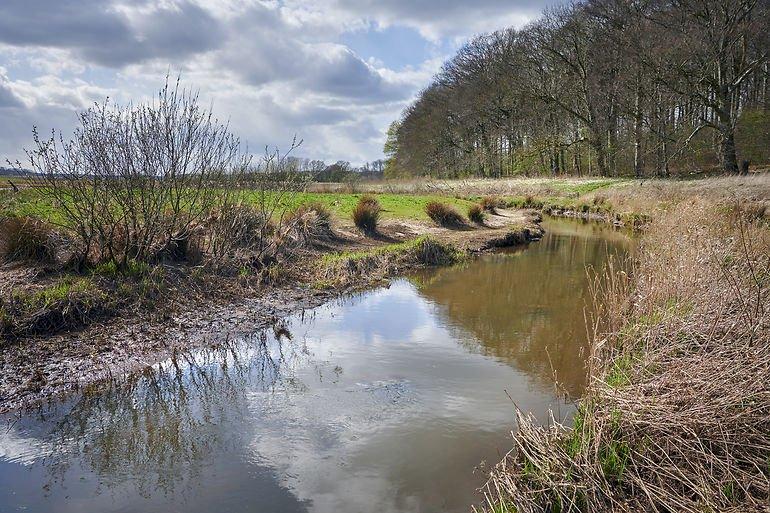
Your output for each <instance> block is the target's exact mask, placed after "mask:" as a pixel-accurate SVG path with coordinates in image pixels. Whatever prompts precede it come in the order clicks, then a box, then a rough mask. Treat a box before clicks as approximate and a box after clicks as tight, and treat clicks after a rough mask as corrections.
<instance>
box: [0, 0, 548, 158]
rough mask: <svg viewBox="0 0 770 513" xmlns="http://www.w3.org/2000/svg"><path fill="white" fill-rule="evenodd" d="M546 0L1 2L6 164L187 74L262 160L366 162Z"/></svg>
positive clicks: (2, 154)
mask: <svg viewBox="0 0 770 513" xmlns="http://www.w3.org/2000/svg"><path fill="white" fill-rule="evenodd" d="M548 3H551V2H548V0H518V1H517V0H473V1H468V0H391V1H388V0H313V1H301V0H272V1H271V0H264V1H260V0H0V162H1V163H4V162H5V159H6V158H8V159H11V160H15V159H17V158H18V159H22V158H23V148H24V147H25V146H29V144H30V142H31V130H32V127H33V126H35V125H36V126H37V127H38V128H39V130H40V131H41V132H44V133H48V132H49V131H50V130H51V129H54V128H55V129H57V130H62V131H64V132H65V134H66V133H68V132H69V131H70V130H71V129H72V127H73V126H74V124H75V122H76V117H75V112H77V111H79V110H82V109H83V108H86V107H88V106H90V105H91V104H92V103H93V102H95V101H102V100H104V98H105V97H110V98H111V99H114V100H115V101H117V102H119V103H125V102H128V101H134V102H136V101H141V100H146V99H148V98H149V97H150V96H151V95H152V94H153V92H154V91H157V89H158V88H159V87H160V86H161V85H162V83H163V80H164V77H165V75H166V73H167V72H168V71H170V72H171V74H172V75H174V76H175V75H177V74H181V77H182V81H183V83H184V85H186V86H188V87H191V88H194V89H197V90H199V91H200V93H201V97H202V98H203V99H204V101H205V102H206V104H209V103H211V104H212V105H213V108H214V111H215V113H216V115H217V116H218V117H220V118H221V119H229V120H230V123H231V126H232V128H233V130H234V132H235V133H236V134H238V135H239V136H240V137H241V138H242V139H243V140H244V141H246V142H247V143H248V145H249V147H250V148H251V149H252V150H254V149H256V148H262V147H264V146H265V145H270V146H279V147H286V146H288V144H289V143H290V141H291V138H292V136H293V135H294V134H296V135H297V136H298V137H300V138H302V139H303V140H304V143H303V145H302V148H301V150H300V152H299V154H301V155H302V156H307V157H311V158H320V159H324V160H327V161H334V160H338V159H344V160H350V161H352V162H354V163H357V164H358V163H361V162H363V161H366V160H373V159H377V158H380V157H381V156H382V143H383V142H384V138H385V130H386V129H387V126H388V124H389V123H390V122H391V121H392V120H393V119H395V118H396V117H397V116H398V115H399V113H400V112H401V110H402V109H403V108H404V106H405V105H407V104H408V102H409V101H410V100H411V99H413V98H414V95H415V94H416V93H417V92H418V91H419V90H420V89H421V88H422V87H425V86H426V85H427V84H428V82H429V81H430V78H431V76H432V75H433V74H434V73H435V72H436V71H437V70H438V69H439V67H440V66H441V63H442V62H443V61H444V60H445V59H446V58H448V57H450V56H451V55H452V54H453V53H454V51H455V50H456V49H457V48H458V46H459V45H461V44H462V42H463V41H465V40H467V38H469V37H470V36H472V35H473V34H476V33H480V32H487V31H491V30H495V29H498V28H502V27H506V26H509V25H517V26H520V25H523V24H524V23H526V22H527V21H529V20H531V19H533V18H535V17H536V16H537V15H538V14H539V12H540V11H541V10H542V9H543V7H544V5H545V4H548Z"/></svg>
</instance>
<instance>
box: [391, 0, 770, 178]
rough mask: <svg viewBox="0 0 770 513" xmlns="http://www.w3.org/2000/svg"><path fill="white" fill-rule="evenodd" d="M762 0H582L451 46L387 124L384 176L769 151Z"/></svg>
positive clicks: (492, 173)
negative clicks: (428, 79)
mask: <svg viewBox="0 0 770 513" xmlns="http://www.w3.org/2000/svg"><path fill="white" fill-rule="evenodd" d="M768 27H770V18H768V2H767V1H765V0H741V1H730V2H725V1H721V0H641V1H640V0H587V1H585V2H577V3H572V4H570V5H567V6H560V7H557V8H552V9H550V10H548V11H546V12H545V13H544V15H543V16H542V17H540V18H538V19H537V20H536V21H534V22H532V23H531V24H529V25H527V26H525V27H523V28H522V29H520V30H517V29H515V28H508V29H506V30H501V31H497V32H494V33H491V34H485V35H480V36H477V37H475V38H473V39H472V40H470V41H469V42H468V43H467V44H465V45H464V46H463V47H462V48H461V49H460V50H459V52H458V53H457V55H456V56H454V57H453V58H452V59H450V60H449V61H448V62H446V63H445V64H444V66H443V67H442V69H441V71H440V72H439V73H438V74H437V75H436V76H435V77H434V79H433V81H432V83H431V84H430V85H429V86H428V87H426V88H425V89H424V90H422V91H421V92H420V94H419V95H418V97H417V99H416V100H415V101H414V103H413V104H411V105H410V106H409V107H408V108H407V109H406V110H405V111H404V112H403V114H402V116H401V118H400V119H399V120H396V121H394V122H393V123H392V125H391V126H390V128H389V130H388V137H387V141H386V144H385V154H386V156H387V157H388V159H387V163H386V169H385V172H386V175H387V176H388V177H391V178H393V177H407V176H431V177H441V178H457V177H466V176H475V177H503V176H513V175H518V174H523V175H527V176H530V175H546V176H555V175H574V176H583V175H600V176H637V177H643V176H644V177H651V176H657V177H666V176H670V175H679V174H690V173H695V172H698V173H702V172H709V171H711V172H720V171H721V172H724V173H728V174H735V173H741V172H747V171H748V170H749V169H750V168H753V167H756V166H761V165H762V164H766V163H767V162H768V161H770V150H769V149H768V148H769V146H768V143H770V112H769V111H768V107H769V105H768V102H769V101H770V98H769V97H768V94H769V86H768V75H769V71H770V70H769V69H768V59H767V57H768V50H769V49H770V35H769V34H770V31H768Z"/></svg>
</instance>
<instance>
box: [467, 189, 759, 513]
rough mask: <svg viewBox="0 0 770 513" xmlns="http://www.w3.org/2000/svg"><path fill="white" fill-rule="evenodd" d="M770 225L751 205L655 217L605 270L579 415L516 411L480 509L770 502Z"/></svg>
mask: <svg viewBox="0 0 770 513" xmlns="http://www.w3.org/2000/svg"><path fill="white" fill-rule="evenodd" d="M768 285H770V230H769V229H768V225H767V218H765V217H764V216H757V215H756V209H753V208H752V207H751V206H750V205H747V204H745V203H743V204H738V203H733V204H730V203H729V202H725V201H721V202H711V201H706V200H695V201H688V202H686V203H682V204H680V205H678V206H677V207H675V208H673V209H672V210H671V211H670V212H669V215H667V216H665V217H661V218H658V219H657V220H655V221H653V223H652V224H651V225H650V227H649V228H648V230H647V231H646V233H645V235H644V236H643V238H642V241H641V248H640V251H639V253H638V256H637V258H636V260H635V261H634V262H633V264H632V265H631V266H630V267H628V268H626V270H625V271H623V270H618V269H615V270H614V272H613V270H612V269H611V270H610V272H609V274H608V276H606V277H601V278H597V280H596V286H595V291H594V292H595V293H594V297H595V302H596V303H597V305H596V307H597V312H598V313H597V316H596V319H595V320H594V322H593V328H594V335H593V337H592V338H593V340H592V351H591V355H590V358H589V365H588V373H589V385H588V388H587V391H586V394H585V396H584V398H583V399H582V400H581V401H580V403H579V405H578V409H577V412H576V413H575V415H574V419H573V423H572V426H571V427H568V426H566V425H565V424H563V423H561V422H558V421H556V420H554V419H553V418H552V419H551V422H549V424H548V425H545V426H543V425H539V424H538V423H537V421H536V420H535V419H534V418H533V417H531V416H529V415H527V414H525V413H523V412H520V411H519V412H517V417H518V424H519V425H518V431H517V432H516V433H515V434H514V438H513V440H514V447H513V449H512V450H511V451H510V453H509V454H507V455H506V456H505V458H504V459H503V460H502V462H500V463H499V464H498V465H497V466H496V467H495V468H494V469H493V471H492V472H491V476H490V479H489V481H488V483H487V485H486V487H485V489H484V494H485V498H486V504H485V505H484V506H483V508H482V509H484V510H486V511H494V512H507V511H516V512H540V511H633V512H636V511H684V512H693V513H694V512H704V511H736V512H737V511H758V510H760V511H761V510H768V505H770V335H769V332H768V320H769V319H768V292H767V288H768Z"/></svg>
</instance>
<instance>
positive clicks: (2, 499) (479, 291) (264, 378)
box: [0, 219, 632, 513]
mask: <svg viewBox="0 0 770 513" xmlns="http://www.w3.org/2000/svg"><path fill="white" fill-rule="evenodd" d="M544 227H545V229H546V235H545V237H543V239H542V240H541V241H539V242H536V243H533V244H530V245H528V246H527V247H521V248H516V249H512V250H507V251H501V252H497V253H493V254H487V255H483V256H481V257H479V258H478V259H474V260H473V261H472V262H470V263H467V264H464V265H461V266H455V267H450V268H441V269H435V270H431V271H426V272H421V273H418V274H414V275H411V276H406V277H403V278H399V279H396V280H393V281H392V282H391V284H390V285H389V286H388V287H382V288H378V289H374V290H371V291H368V292H365V293H361V294H357V295H354V296H349V297H345V298H342V299H339V300H336V301H334V302H332V303H329V304H326V305H323V306H321V307H318V308H315V309H313V310H311V311H307V312H305V313H302V314H297V315H295V316H292V317H289V318H288V319H286V321H285V323H283V324H282V325H280V326H278V327H276V328H275V329H273V330H270V331H268V332H258V333H253V334H251V335H249V336H246V337H239V338H236V339H233V340H229V341H228V342H227V343H223V344H221V345H220V346H218V347H216V348H208V349H202V350H197V351H193V352H190V353H179V354H177V355H176V356H175V357H174V358H171V359H169V360H167V361H164V362H162V363H160V364H158V365H155V366H154V367H152V368H151V369H148V370H146V371H145V372H143V373H140V374H135V375H133V376H131V377H129V378H127V379H120V380H115V381H114V382H111V383H110V384H109V385H99V386H95V387H92V388H90V389H88V390H86V391H84V392H83V393H78V394H75V395H72V396H70V397H69V398H68V399H66V400H64V401H61V402H55V403H53V404H50V405H47V406H44V407H41V408H40V409H38V410H36V411H33V412H28V413H26V414H24V415H21V416H19V415H10V416H5V417H3V418H2V426H1V427H0V511H2V512H5V511H36V512H37V511H40V512H47V511H51V512H54V511H55V512H69V511H72V512H75V511H77V512H128V511H185V512H198V511H200V512H209V511H217V512H219V513H224V512H230V511H233V512H236V511H255V512H258V511H259V512H261V511H264V512H276V513H282V512H293V511H303V512H304V511H308V512H310V511H312V512H318V513H332V512H351V513H353V512H378V513H388V512H415V511H419V512H455V511H468V510H469V509H470V506H471V504H474V503H478V502H479V495H478V492H477V489H478V487H479V486H480V485H482V484H483V482H484V473H485V470H484V467H483V464H482V462H486V463H487V464H494V463H495V462H496V461H498V460H499V459H500V458H501V457H502V455H503V454H504V453H505V452H507V450H508V449H509V448H510V431H511V430H512V429H515V414H514V404H515V405H516V406H518V407H519V408H520V409H522V410H523V411H527V412H532V414H534V415H535V416H536V417H538V418H539V419H541V420H543V421H545V420H547V418H548V415H549V411H552V412H553V415H554V416H555V417H556V418H560V419H565V420H567V421H568V419H569V416H570V414H571V412H572V411H573V409H574V400H575V399H576V398H578V397H580V394H581V391H582V389H583V386H584V384H585V369H584V362H585V357H586V349H587V348H586V344H587V331H586V326H585V316H586V315H590V301H589V280H590V279H591V278H590V272H588V271H587V270H586V267H587V266H588V267H589V268H592V269H594V270H598V271H601V269H603V267H604V266H605V265H606V262H607V260H608V259H609V258H615V257H623V256H624V255H625V254H626V253H627V252H628V251H629V250H630V248H631V245H632V242H631V241H630V239H629V238H628V237H627V236H626V235H625V234H624V233H622V232H619V231H616V230H614V229H613V228H611V227H610V226H608V225H599V224H590V223H585V222H582V221H574V220H554V219H549V220H546V221H545V222H544ZM557 382H558V384H557Z"/></svg>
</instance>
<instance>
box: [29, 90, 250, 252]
mask: <svg viewBox="0 0 770 513" xmlns="http://www.w3.org/2000/svg"><path fill="white" fill-rule="evenodd" d="M79 120H80V126H79V127H78V128H77V129H76V130H75V133H74V137H73V139H72V140H70V141H69V142H65V141H64V139H63V137H62V136H61V135H59V136H58V138H57V137H56V136H55V135H54V136H52V137H51V138H50V139H48V140H42V139H41V138H40V137H39V136H38V134H37V131H36V130H35V132H34V141H35V147H34V149H32V150H29V151H28V152H27V154H28V157H29V159H30V162H31V165H32V168H33V169H34V170H35V171H36V172H37V173H38V175H37V178H36V181H37V182H38V183H37V184H36V185H37V186H38V188H39V191H40V192H41V193H42V194H43V195H44V196H45V197H47V198H49V199H51V200H53V202H54V204H55V205H56V208H57V210H58V212H59V213H60V214H61V216H62V218H63V220H64V221H63V223H61V224H62V225H63V228H65V229H66V230H68V231H70V232H71V233H72V234H73V235H74V236H75V239H76V241H77V245H78V248H77V250H78V256H79V258H80V260H81V261H82V262H84V263H85V262H100V261H107V260H109V261H115V262H116V263H117V264H118V265H119V266H122V267H124V266H125V265H126V264H127V262H128V261H129V260H150V259H151V258H152V257H153V256H154V255H157V254H158V253H159V252H161V251H163V249H164V248H168V247H170V246H173V245H174V244H175V243H176V242H178V241H182V240H187V239H188V238H189V237H190V233H191V231H193V229H194V228H195V227H196V226H197V225H199V224H200V223H201V221H202V220H204V219H206V218H208V217H209V216H210V214H211V212H212V211H213V210H215V209H221V208H222V207H223V206H224V205H226V204H227V201H228V196H229V195H230V194H231V192H232V188H231V187H230V186H231V185H232V184H233V183H236V182H237V181H238V177H239V176H240V175H242V174H243V173H244V171H245V170H246V168H247V165H248V163H249V160H250V159H249V157H247V156H245V155H244V153H243V152H242V149H241V144H240V142H239V140H238V138H237V137H235V136H234V135H232V134H231V133H230V131H229V127H228V126H227V124H223V123H220V122H219V121H217V120H216V119H215V118H214V117H213V115H212V113H211V111H209V110H206V109H204V108H202V107H201V106H200V105H199V102H198V96H197V94H194V93H191V92H189V91H186V90H183V89H180V86H179V82H178V81H177V83H176V84H169V82H168V80H167V81H166V84H165V86H164V87H163V88H162V89H161V90H160V92H159V93H158V95H157V97H156V98H155V100H154V101H152V102H151V103H148V104H139V105H129V106H126V107H121V106H118V105H113V104H111V103H109V101H106V102H105V103H103V104H100V105H95V106H93V107H91V108H89V109H88V110H86V111H84V112H82V113H81V114H80V116H79Z"/></svg>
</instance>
